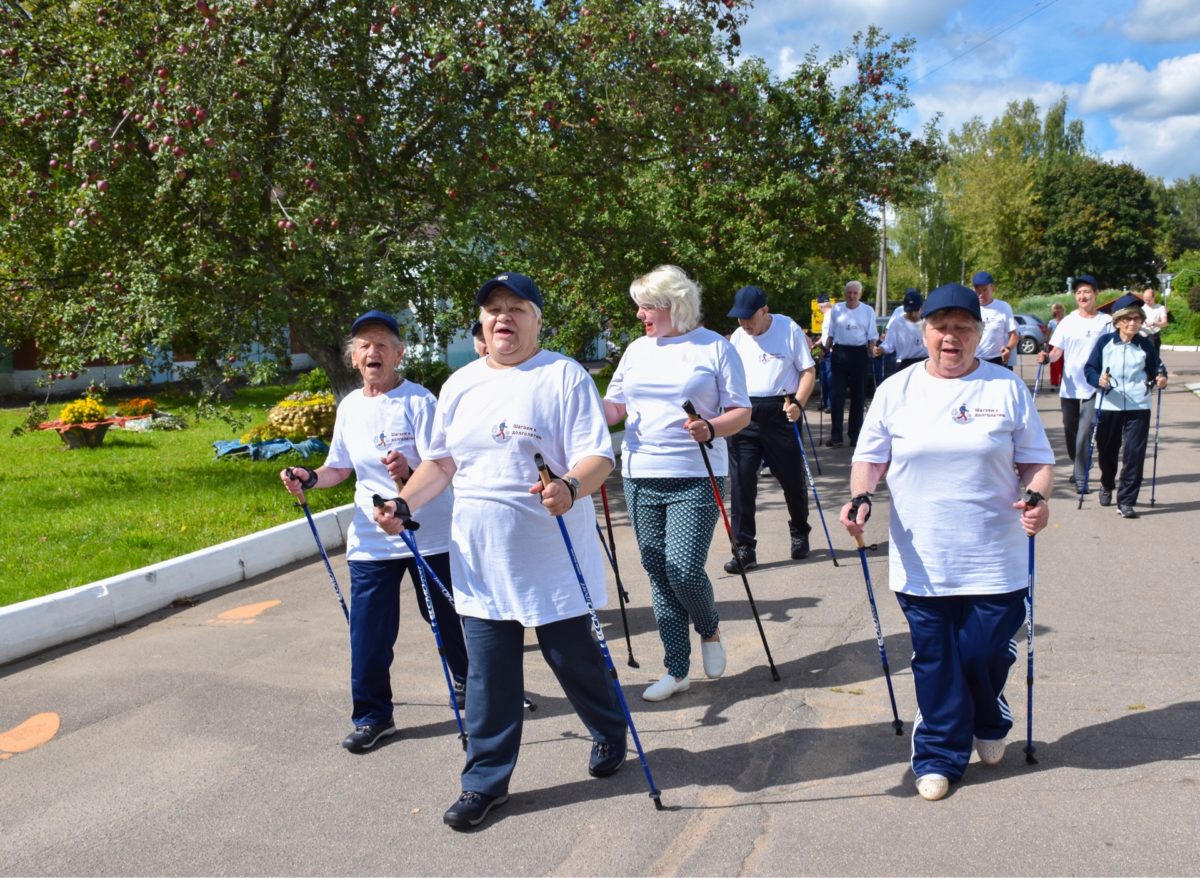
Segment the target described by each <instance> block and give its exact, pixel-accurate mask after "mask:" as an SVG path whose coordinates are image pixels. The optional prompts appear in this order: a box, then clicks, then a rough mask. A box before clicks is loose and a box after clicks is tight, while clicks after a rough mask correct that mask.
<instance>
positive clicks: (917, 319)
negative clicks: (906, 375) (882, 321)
mask: <svg viewBox="0 0 1200 878" xmlns="http://www.w3.org/2000/svg"><path fill="white" fill-rule="evenodd" d="M924 304H925V299H924V297H923V296H922V295H921V294H920V293H918V292H917V291H916V289H915V288H914V287H909V288H908V289H907V290H905V291H904V301H903V302H902V303H901V304H900V307H899V308H897V309H896V310H895V311H893V312H892V316H891V319H889V320H888V325H887V329H886V330H885V331H884V337H883V352H884V353H885V354H893V355H895V363H894V366H893V368H892V369H891V371H890V372H889V373H888V374H889V375H893V374H895V373H896V372H898V371H900V370H901V369H903V368H905V367H907V366H911V365H912V364H913V363H919V362H920V361H921V360H924V359H926V358H927V357H928V356H929V351H927V350H926V349H925V335H924V333H923V332H922V330H921V306H922V305H924Z"/></svg>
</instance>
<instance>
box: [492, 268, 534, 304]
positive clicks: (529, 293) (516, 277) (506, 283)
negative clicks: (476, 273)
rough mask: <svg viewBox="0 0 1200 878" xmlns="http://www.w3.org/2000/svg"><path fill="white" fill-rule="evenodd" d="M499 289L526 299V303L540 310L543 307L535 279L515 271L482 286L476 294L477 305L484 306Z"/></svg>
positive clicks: (498, 276) (500, 275)
mask: <svg viewBox="0 0 1200 878" xmlns="http://www.w3.org/2000/svg"><path fill="white" fill-rule="evenodd" d="M497 287H504V288H505V289H507V290H508V291H509V292H510V293H512V294H513V295H514V296H517V297H518V298H521V299H524V300H525V301H526V302H533V304H535V305H537V306H538V308H541V307H542V292H541V290H539V289H538V288H537V284H535V283H534V282H533V278H531V277H528V276H526V275H524V274H518V273H517V272H515V271H506V272H505V273H504V274H498V275H496V276H495V277H494V278H492V279H491V280H489V281H488V282H487V283H485V284H484V285H483V286H481V287H480V288H479V292H478V293H476V294H475V303H476V304H477V305H482V304H483V303H484V302H486V301H487V297H488V296H489V295H491V292H492V290H494V289H496V288H497Z"/></svg>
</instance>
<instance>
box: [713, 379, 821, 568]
mask: <svg viewBox="0 0 1200 878" xmlns="http://www.w3.org/2000/svg"><path fill="white" fill-rule="evenodd" d="M784 398H785V399H787V400H788V402H791V403H795V404H796V405H797V406H798V405H800V403H799V402H797V401H796V397H795V396H793V395H792V394H790V393H787V394H784ZM800 414H801V415H803V414H804V409H803V408H801V409H800ZM792 431H793V432H795V434H796V442H797V444H799V446H800V460H801V462H802V463H803V464H804V475H805V477H806V478H807V479H808V486H809V488H811V489H812V495H813V502H814V503H816V504H817V514H818V515H820V516H821V527H822V529H824V531H825V542H827V543H829V557H830V559H831V560H832V561H833V566H834V567H837V566H838V562H837V553H836V552H835V551H834V550H833V540H831V539H830V538H829V526H828V525H827V524H825V512H824V510H822V509H821V498H820V497H818V496H817V483H816V482H814V481H813V477H812V470H811V469H809V468H808V455H807V454H805V453H804V440H803V439H802V438H801V437H800V427H799V426H797V425H796V422H795V421H792ZM734 554H737V553H736V552H735V553H734Z"/></svg>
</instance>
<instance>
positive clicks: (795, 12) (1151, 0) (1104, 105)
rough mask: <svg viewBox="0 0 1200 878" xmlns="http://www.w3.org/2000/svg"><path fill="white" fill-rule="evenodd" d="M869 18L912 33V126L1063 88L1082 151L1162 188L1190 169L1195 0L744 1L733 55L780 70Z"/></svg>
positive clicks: (1198, 156) (1197, 84)
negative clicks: (1080, 129) (1079, 129)
mask: <svg viewBox="0 0 1200 878" xmlns="http://www.w3.org/2000/svg"><path fill="white" fill-rule="evenodd" d="M870 24H875V25H877V26H878V27H880V28H881V29H883V30H884V31H885V32H886V33H888V34H890V35H891V36H892V38H893V39H898V38H900V37H903V36H911V37H913V38H914V39H915V40H916V46H915V48H914V50H913V53H912V57H911V62H910V64H909V66H908V68H907V75H908V80H909V93H910V97H911V98H912V100H913V104H914V106H913V108H912V110H911V111H910V114H909V117H908V119H907V122H908V126H909V128H910V130H912V131H914V132H916V131H919V130H920V129H921V127H922V126H923V125H924V124H925V123H926V122H927V121H929V120H930V119H932V118H934V117H935V116H936V115H938V114H940V115H941V120H940V122H939V127H940V129H941V130H942V132H943V133H946V132H949V131H952V130H956V129H958V128H959V127H960V126H961V125H962V124H963V123H964V122H966V121H968V120H970V119H971V118H972V117H974V116H979V117H980V118H982V119H983V120H985V121H986V122H991V121H992V120H993V119H995V118H997V117H998V116H1000V115H1002V114H1003V112H1004V108H1005V107H1006V106H1007V105H1008V103H1009V102H1010V101H1023V100H1025V99H1026V98H1031V99H1032V100H1033V101H1034V103H1036V104H1037V105H1038V107H1039V109H1041V110H1042V111H1043V112H1044V111H1045V109H1046V107H1048V106H1049V105H1050V104H1051V103H1053V102H1054V101H1056V100H1058V99H1059V98H1060V97H1062V96H1064V95H1065V96H1066V98H1067V102H1068V103H1067V108H1068V109H1067V112H1068V117H1069V118H1071V119H1082V120H1083V123H1084V137H1085V140H1086V142H1087V145H1088V148H1089V149H1091V150H1092V151H1093V152H1094V153H1096V154H1097V155H1099V156H1100V157H1101V158H1103V159H1105V160H1108V161H1113V162H1129V163H1130V164H1132V165H1134V166H1136V167H1138V168H1140V169H1141V170H1142V171H1144V172H1146V173H1147V174H1150V175H1151V176H1154V177H1161V178H1163V179H1164V180H1166V181H1167V182H1168V183H1170V182H1172V181H1174V180H1176V179H1180V178H1186V177H1189V176H1191V175H1193V174H1195V175H1200V0H755V2H754V6H753V8H751V9H750V10H749V13H748V21H747V23H746V25H745V27H743V28H742V30H741V35H742V50H743V54H746V55H757V56H759V57H761V58H762V59H764V60H765V61H766V62H767V64H768V65H769V66H770V68H771V69H772V71H773V72H774V73H775V74H776V75H777V76H781V77H783V76H787V75H788V74H789V73H790V72H791V71H792V70H793V69H794V68H795V67H796V65H797V64H798V63H799V62H800V61H802V60H803V58H804V57H805V55H807V54H808V53H809V52H810V51H815V53H816V55H817V57H818V58H825V57H827V56H829V55H831V54H833V53H834V52H835V51H838V50H840V49H844V48H846V47H848V46H849V45H850V41H851V38H852V37H853V35H854V33H855V32H856V31H860V30H861V31H865V30H866V28H867V27H868V26H869V25H870Z"/></svg>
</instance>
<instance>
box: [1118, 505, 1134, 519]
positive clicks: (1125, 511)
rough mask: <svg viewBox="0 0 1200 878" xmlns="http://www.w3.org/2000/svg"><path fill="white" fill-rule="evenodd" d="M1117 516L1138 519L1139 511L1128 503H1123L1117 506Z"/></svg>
mask: <svg viewBox="0 0 1200 878" xmlns="http://www.w3.org/2000/svg"><path fill="white" fill-rule="evenodd" d="M1117 515H1119V516H1121V517H1122V518H1137V517H1138V514H1137V510H1136V509H1134V508H1133V507H1132V506H1130V505H1128V504H1126V503H1121V504H1119V505H1118V506H1117Z"/></svg>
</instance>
